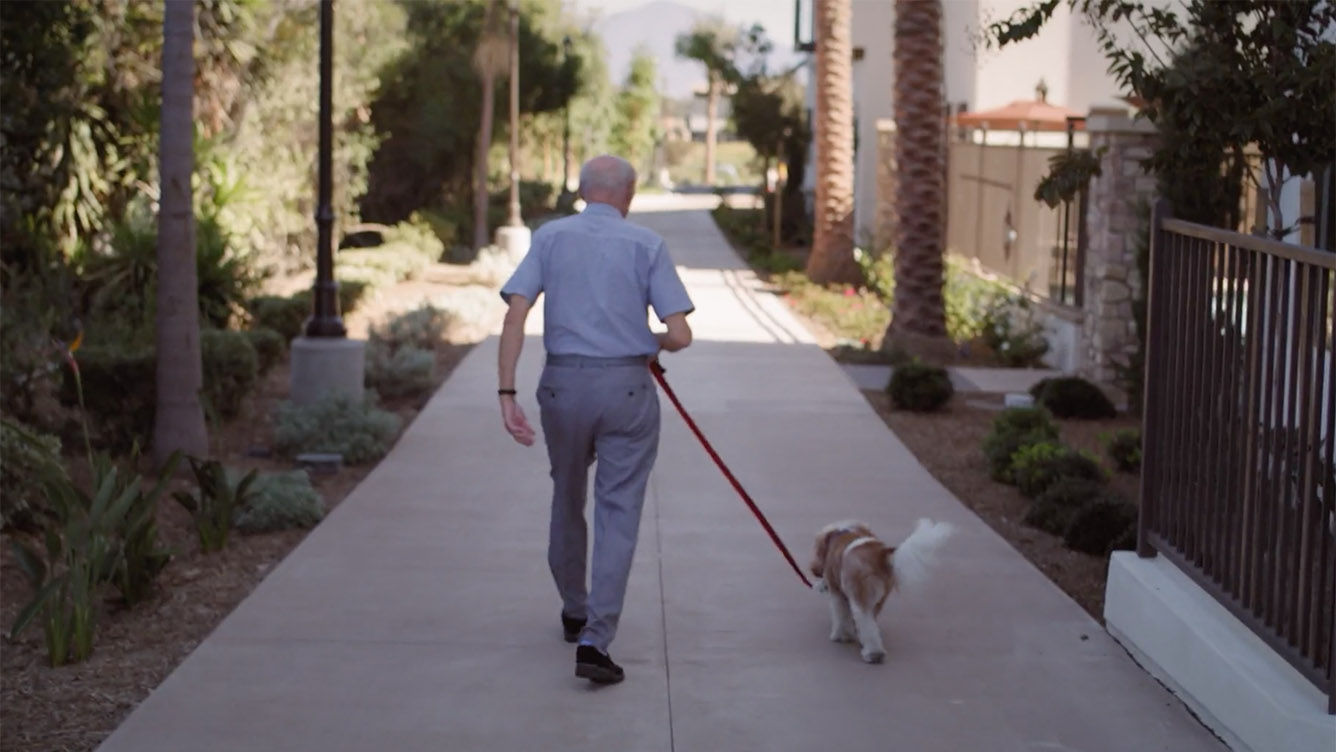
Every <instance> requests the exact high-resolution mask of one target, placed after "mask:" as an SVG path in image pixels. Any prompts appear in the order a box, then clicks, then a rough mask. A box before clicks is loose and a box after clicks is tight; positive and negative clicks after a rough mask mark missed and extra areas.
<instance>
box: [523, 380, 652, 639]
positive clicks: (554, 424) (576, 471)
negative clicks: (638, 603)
mask: <svg viewBox="0 0 1336 752" xmlns="http://www.w3.org/2000/svg"><path fill="white" fill-rule="evenodd" d="M538 405H539V407H540V408H541V414H542V425H543V437H544V439H545V440H546V442H547V454H548V458H549V460H550V461H551V465H552V522H551V529H550V531H549V537H548V551H547V558H548V566H550V567H551V569H552V578H553V580H555V581H556V585H557V592H558V594H559V595H560V596H561V602H562V612H563V613H565V614H566V615H567V616H571V617H574V618H580V617H584V618H586V619H587V620H588V623H587V624H586V625H585V628H584V632H583V633H582V634H581V635H580V641H581V642H585V643H588V644H592V645H594V646H595V647H597V648H599V649H600V650H603V651H605V652H606V651H607V649H608V644H609V643H611V642H612V638H613V637H614V636H615V635H616V634H617V622H618V620H619V619H620V617H621V613H622V600H623V598H624V597H625V595H626V581H627V577H628V576H629V575H630V572H631V559H632V557H633V556H634V555H635V550H636V540H637V538H638V537H639V532H640V510H641V508H642V507H643V506H644V504H645V486H646V484H647V483H648V482H649V472H650V469H651V468H653V466H654V458H655V456H656V455H657V454H658V450H659V395H658V393H657V392H656V391H655V388H654V381H653V377H652V376H651V375H650V373H649V369H648V368H647V367H646V365H645V362H644V360H643V359H639V360H636V361H631V362H630V363H629V364H628V363H627V361H626V360H625V359H622V360H617V361H613V360H604V361H601V360H598V359H592V358H591V359H581V358H568V357H563V356H552V357H550V358H549V361H548V364H547V366H546V367H545V368H544V369H543V375H542V378H540V379H539V382H538ZM595 461H597V467H596V468H595V471H594V556H593V562H592V566H591V567H590V569H592V572H590V573H589V574H590V576H589V578H588V579H589V585H588V587H587V588H586V585H585V582H586V559H587V557H588V555H589V554H588V551H589V548H588V530H587V527H586V523H585V514H584V509H585V500H586V496H587V491H588V485H589V466H590V465H591V464H594V463H595Z"/></svg>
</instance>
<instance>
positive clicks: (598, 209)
mask: <svg viewBox="0 0 1336 752" xmlns="http://www.w3.org/2000/svg"><path fill="white" fill-rule="evenodd" d="M580 213H581V214H590V215H599V216H605V217H617V218H618V219H621V218H622V213H621V212H620V211H618V210H617V207H615V206H613V205H612V204H605V203H603V202H601V201H590V202H588V203H586V204H585V208H584V211H582V212H580Z"/></svg>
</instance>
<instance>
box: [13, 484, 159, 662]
mask: <svg viewBox="0 0 1336 752" xmlns="http://www.w3.org/2000/svg"><path fill="white" fill-rule="evenodd" d="M96 468H97V471H96V472H95V478H94V483H93V489H94V490H93V494H92V495H91V496H89V495H88V494H87V493H85V492H84V491H83V490H81V489H80V488H78V487H77V486H75V485H74V484H73V483H70V482H69V481H68V480H60V479H55V478H52V479H49V480H48V482H47V483H46V495H47V502H48V504H49V506H50V509H51V514H52V519H51V523H50V525H49V526H48V527H47V529H46V530H45V532H44V534H43V535H42V536H41V541H40V545H39V542H38V541H34V540H31V539H29V540H22V541H16V542H15V543H14V552H15V554H16V558H17V560H18V563H19V566H20V567H21V568H22V569H23V571H24V573H25V574H26V575H27V576H28V579H29V581H30V582H31V583H32V585H33V590H34V595H33V598H32V600H31V601H29V602H28V604H27V605H26V606H24V607H23V610H22V611H20V612H19V615H18V618H16V619H15V620H14V625H13V628H12V629H11V631H10V636H11V637H16V636H17V635H18V634H19V633H20V632H22V631H23V629H24V628H25V627H27V626H28V624H30V623H31V622H32V621H33V619H37V618H40V619H41V622H42V630H43V633H44V635H45V638H46V649H47V656H48V658H49V660H50V663H51V665H52V666H60V665H63V664H65V663H66V662H70V661H74V662H78V661H82V660H83V659H85V658H87V657H88V655H89V654H90V653H91V652H92V650H93V631H94V627H95V623H96V617H97V610H96V600H95V599H96V594H97V587H98V585H99V584H101V583H103V582H106V581H107V580H108V579H110V578H111V577H112V575H113V574H114V573H115V572H116V571H117V569H118V568H119V567H120V563H121V557H122V556H123V552H122V550H121V546H120V543H119V541H118V539H117V530H119V529H121V528H122V526H123V521H124V520H125V518H126V515H127V514H128V512H129V510H130V508H131V507H132V506H134V504H135V501H136V498H137V497H138V496H140V495H141V494H140V493H139V488H138V485H137V484H135V485H132V486H130V487H124V488H123V487H122V486H121V484H120V482H119V480H118V477H117V476H118V473H116V472H114V468H112V466H111V464H110V462H106V461H103V462H99V463H97V465H96ZM109 468H111V469H110V470H109Z"/></svg>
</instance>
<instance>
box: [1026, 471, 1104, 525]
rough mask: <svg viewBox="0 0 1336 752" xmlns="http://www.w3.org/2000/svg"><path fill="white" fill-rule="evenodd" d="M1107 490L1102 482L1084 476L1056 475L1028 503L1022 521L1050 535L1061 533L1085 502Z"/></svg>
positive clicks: (1098, 497)
mask: <svg viewBox="0 0 1336 752" xmlns="http://www.w3.org/2000/svg"><path fill="white" fill-rule="evenodd" d="M1107 494H1108V490H1107V489H1106V488H1105V487H1104V485H1103V484H1101V483H1098V482H1096V481H1093V480H1089V479H1086V478H1059V479H1057V480H1056V481H1054V482H1053V483H1052V484H1051V485H1050V486H1049V487H1048V488H1046V489H1044V492H1043V493H1041V494H1039V496H1038V497H1037V498H1036V499H1035V500H1034V502H1033V503H1031V504H1030V508H1029V509H1027V510H1026V511H1025V518H1024V522H1025V524H1027V525H1029V526H1031V527H1037V528H1039V529H1040V530H1043V531H1045V532H1049V533H1052V534H1053V535H1063V534H1065V533H1066V532H1067V528H1068V526H1070V525H1071V522H1072V520H1073V519H1074V518H1075V517H1076V514H1077V512H1079V511H1081V509H1082V508H1083V507H1085V506H1086V505H1087V504H1090V503H1092V502H1094V501H1095V500H1097V499H1100V498H1105V497H1106V496H1107Z"/></svg>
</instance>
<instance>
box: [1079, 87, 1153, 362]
mask: <svg viewBox="0 0 1336 752" xmlns="http://www.w3.org/2000/svg"><path fill="white" fill-rule="evenodd" d="M1086 131H1087V132H1088V133H1089V134H1090V149H1091V151H1097V150H1099V149H1101V148H1107V151H1106V152H1105V153H1104V156H1103V159H1102V160H1101V167H1102V170H1103V173H1102V174H1101V175H1100V176H1099V177H1097V178H1095V179H1094V180H1092V181H1091V184H1090V194H1089V201H1088V203H1087V206H1086V238H1087V243H1086V256H1085V279H1084V294H1085V299H1084V306H1083V307H1084V312H1085V317H1084V318H1085V321H1084V324H1083V326H1082V332H1081V334H1082V337H1081V338H1082V347H1083V350H1084V357H1083V358H1081V359H1080V362H1081V366H1080V371H1079V373H1080V375H1081V376H1084V377H1085V378H1088V379H1090V380H1091V381H1094V382H1096V383H1098V384H1100V385H1102V386H1105V387H1113V386H1114V385H1115V383H1116V382H1117V381H1118V368H1119V366H1122V365H1125V364H1127V363H1128V361H1129V359H1130V358H1131V356H1132V354H1133V353H1135V352H1136V350H1137V331H1136V321H1135V319H1134V318H1133V316H1132V299H1133V298H1134V297H1135V296H1137V295H1139V294H1140V291H1141V289H1142V280H1141V275H1140V273H1139V272H1138V271H1137V264H1136V256H1135V250H1136V245H1137V243H1136V240H1135V238H1134V236H1135V235H1136V234H1137V233H1140V232H1146V231H1148V226H1143V225H1142V223H1141V220H1140V218H1139V217H1138V216H1137V206H1138V204H1139V203H1140V202H1142V201H1144V202H1145V203H1146V206H1147V207H1149V206H1150V205H1151V204H1153V203H1154V193H1155V178H1154V177H1153V176H1152V175H1149V174H1147V173H1146V172H1145V171H1143V170H1142V168H1141V163H1140V161H1141V160H1142V159H1144V158H1146V157H1148V156H1150V154H1151V151H1152V150H1153V149H1154V146H1155V139H1156V135H1155V130H1154V128H1153V127H1152V126H1151V125H1150V124H1149V123H1146V122H1144V121H1134V120H1132V119H1131V118H1129V117H1128V116H1127V114H1126V112H1125V111H1122V110H1099V109H1097V110H1094V111H1092V112H1091V113H1090V117H1089V118H1088V119H1087V121H1086ZM1147 223H1149V215H1147Z"/></svg>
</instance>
